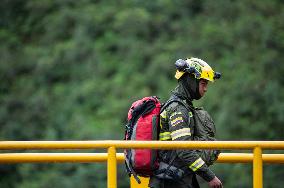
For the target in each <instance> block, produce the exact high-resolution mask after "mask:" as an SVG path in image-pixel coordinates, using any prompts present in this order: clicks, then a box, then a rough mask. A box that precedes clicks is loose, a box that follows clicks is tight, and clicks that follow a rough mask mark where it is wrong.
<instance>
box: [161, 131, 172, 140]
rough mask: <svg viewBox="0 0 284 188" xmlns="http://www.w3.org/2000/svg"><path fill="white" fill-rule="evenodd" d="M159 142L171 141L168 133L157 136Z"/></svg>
mask: <svg viewBox="0 0 284 188" xmlns="http://www.w3.org/2000/svg"><path fill="white" fill-rule="evenodd" d="M159 137H160V140H162V141H163V140H172V137H171V133H170V132H163V133H160V134H159Z"/></svg>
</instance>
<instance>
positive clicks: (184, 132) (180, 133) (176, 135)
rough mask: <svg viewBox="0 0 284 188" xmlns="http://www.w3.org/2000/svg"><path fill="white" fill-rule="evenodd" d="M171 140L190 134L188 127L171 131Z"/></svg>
mask: <svg viewBox="0 0 284 188" xmlns="http://www.w3.org/2000/svg"><path fill="white" fill-rule="evenodd" d="M171 136H172V140H175V139H177V138H179V137H182V136H191V132H190V128H182V129H179V130H176V131H173V132H172V133H171Z"/></svg>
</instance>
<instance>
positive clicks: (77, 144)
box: [0, 140, 284, 150]
mask: <svg viewBox="0 0 284 188" xmlns="http://www.w3.org/2000/svg"><path fill="white" fill-rule="evenodd" d="M112 146H113V147H115V148H136V149H137V148H152V149H175V148H180V149H253V148H255V147H261V148H262V149H281V150H283V149H284V141H119V140H104V141H0V150H18V149H38V150H39V149H98V148H109V147H112Z"/></svg>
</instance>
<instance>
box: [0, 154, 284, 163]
mask: <svg viewBox="0 0 284 188" xmlns="http://www.w3.org/2000/svg"><path fill="white" fill-rule="evenodd" d="M116 159H117V162H119V163H122V162H124V154H123V153H117V154H116ZM262 159H263V162H264V163H277V164H281V163H282V164H284V154H262ZM106 161H107V153H5V154H0V163H91V162H106ZM252 161H253V154H251V153H221V154H220V155H219V158H218V160H217V162H218V163H251V162H252Z"/></svg>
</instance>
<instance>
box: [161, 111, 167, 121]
mask: <svg viewBox="0 0 284 188" xmlns="http://www.w3.org/2000/svg"><path fill="white" fill-rule="evenodd" d="M160 116H161V117H162V118H164V119H165V118H166V117H167V111H166V110H164V111H163V112H162V113H161V114H160Z"/></svg>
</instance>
